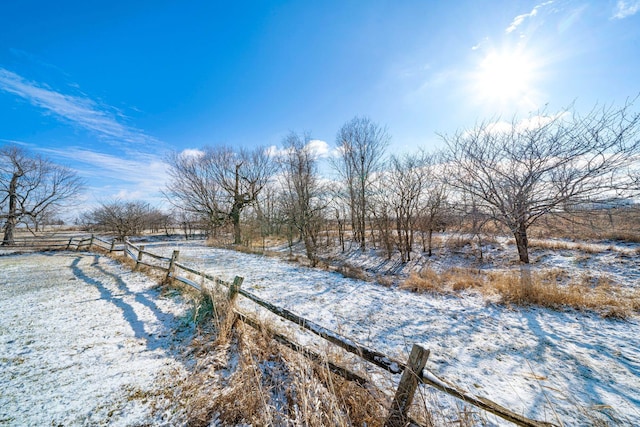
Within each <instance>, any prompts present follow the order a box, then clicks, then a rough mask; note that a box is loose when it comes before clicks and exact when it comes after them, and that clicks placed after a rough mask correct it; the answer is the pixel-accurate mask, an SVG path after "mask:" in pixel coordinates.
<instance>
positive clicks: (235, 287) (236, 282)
mask: <svg viewBox="0 0 640 427" xmlns="http://www.w3.org/2000/svg"><path fill="white" fill-rule="evenodd" d="M243 281H244V278H243V277H240V276H236V277H234V279H233V283H232V284H231V286H229V295H228V298H229V301H230V302H232V303H233V302H234V301H235V299H236V297H237V296H238V291H239V290H240V286H242V282H243Z"/></svg>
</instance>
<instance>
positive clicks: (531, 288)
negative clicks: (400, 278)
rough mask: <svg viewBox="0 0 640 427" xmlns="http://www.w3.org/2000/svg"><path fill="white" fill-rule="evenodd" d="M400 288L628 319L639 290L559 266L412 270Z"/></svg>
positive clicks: (639, 300) (637, 307) (639, 301)
mask: <svg viewBox="0 0 640 427" xmlns="http://www.w3.org/2000/svg"><path fill="white" fill-rule="evenodd" d="M400 287H401V288H403V289H407V290H410V291H414V292H432V293H439V294H452V293H455V292H459V291H463V290H469V289H474V290H477V291H479V292H480V293H482V294H484V295H487V296H495V295H497V296H498V297H499V300H500V302H501V303H503V304H514V305H519V306H528V305H534V306H540V307H548V308H553V309H564V308H573V309H577V310H585V311H593V312H597V313H599V314H600V315H602V316H603V317H614V318H628V317H629V316H631V315H632V314H634V313H637V312H639V311H640V292H639V291H637V290H629V289H624V288H622V287H621V286H619V285H617V284H615V283H613V282H612V281H611V280H610V279H608V278H607V277H605V276H592V275H589V274H583V275H582V276H580V277H570V276H569V275H568V273H566V272H564V271H562V270H559V269H551V270H544V271H540V272H533V273H531V274H530V275H527V274H523V273H521V272H516V271H507V272H490V273H484V272H478V271H473V270H469V269H450V270H447V271H445V272H443V273H438V272H436V271H434V270H432V269H425V270H423V271H421V272H420V273H412V274H411V275H410V276H409V277H408V278H407V279H406V280H405V281H404V282H403V283H402V284H401V285H400Z"/></svg>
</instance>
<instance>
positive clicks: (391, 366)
mask: <svg viewBox="0 0 640 427" xmlns="http://www.w3.org/2000/svg"><path fill="white" fill-rule="evenodd" d="M75 239H76V238H75V237H72V238H71V239H69V241H68V242H67V241H66V240H65V243H64V244H62V243H61V244H56V247H66V249H73V248H75V249H76V250H80V249H81V248H82V247H87V250H91V247H92V246H93V245H95V246H99V247H100V248H102V249H103V250H107V251H109V252H114V251H122V252H123V253H124V255H125V256H128V257H130V258H131V259H132V260H134V261H136V267H137V266H139V265H141V264H142V265H145V266H148V267H150V268H155V269H158V270H161V271H163V272H166V279H173V280H176V281H179V282H181V283H184V284H186V285H188V286H191V287H193V288H195V289H197V290H199V291H202V290H203V286H205V280H208V281H210V282H212V283H214V284H216V285H222V286H225V287H226V288H228V289H229V293H228V298H229V299H230V300H232V301H233V300H234V299H235V298H236V297H237V295H242V296H243V297H245V298H247V299H249V300H250V301H253V302H254V303H255V304H257V305H259V306H261V307H263V308H265V309H267V310H268V311H270V312H271V313H274V314H275V315H277V316H279V317H282V318H284V319H287V320H289V321H291V322H293V323H295V324H296V325H298V326H300V327H302V328H304V329H306V330H308V331H310V332H312V333H313V334H316V335H318V336H319V337H321V338H323V339H324V340H326V341H328V342H331V343H332V344H334V345H337V346H338V347H340V348H342V349H344V350H346V351H348V352H350V353H353V354H355V355H357V356H359V357H360V358H362V359H364V360H366V361H367V362H369V363H372V364H374V365H376V366H378V367H380V368H382V369H384V370H386V371H388V372H390V373H392V374H402V378H401V379H400V383H399V385H398V389H397V391H396V394H395V397H394V399H393V403H392V405H391V408H390V412H389V416H388V418H387V420H386V422H385V427H399V426H405V425H407V423H408V421H409V419H408V417H407V410H408V408H409V406H410V405H411V401H412V400H413V396H414V393H415V390H416V387H417V384H418V383H419V382H420V383H423V384H426V385H429V386H431V387H434V388H435V389H437V390H440V391H441V392H444V393H446V394H449V395H451V396H453V397H455V398H457V399H460V400H462V401H464V402H466V403H468V404H470V405H473V406H476V407H478V408H480V409H482V410H485V411H488V412H491V413H492V414H494V415H497V416H498V417H500V418H502V419H504V420H507V421H510V422H512V423H513V424H516V425H519V426H526V427H549V426H554V424H551V423H547V422H543V421H537V420H533V419H530V418H527V417H524V416H522V415H520V414H518V413H516V412H514V411H511V410H509V409H507V408H505V407H503V406H501V405H499V404H497V403H495V402H493V401H491V400H489V399H487V398H484V397H480V396H477V395H474V394H472V393H469V392H467V391H465V390H463V389H462V388H460V387H458V386H456V385H454V384H451V383H450V382H448V381H445V380H443V379H441V378H438V377H437V376H436V375H435V374H433V373H432V372H430V371H428V370H427V369H425V368H424V366H425V363H426V361H427V358H428V356H429V350H427V349H425V348H423V347H422V346H420V345H414V347H413V349H412V351H411V355H410V356H409V360H408V361H407V362H406V363H402V362H399V361H397V360H394V359H393V358H391V357H389V356H386V355H385V354H383V353H380V352H378V351H375V350H372V349H370V348H367V347H366V346H363V345H361V344H359V343H357V342H355V341H354V340H352V339H350V338H347V337H344V336H342V335H340V334H338V333H336V332H333V331H331V330H328V329H326V328H324V327H322V326H320V325H319V324H317V323H315V322H313V321H311V320H308V319H305V318H303V317H301V316H299V315H297V314H295V313H293V312H292V311H290V310H288V309H286V308H283V307H278V306H276V305H274V304H271V303H270V302H268V301H265V300H264V299H262V298H260V297H258V296H257V295H254V294H252V293H251V292H248V291H246V290H244V289H242V288H241V284H242V278H241V277H237V276H236V278H235V279H234V281H233V283H229V282H225V281H223V280H221V279H219V278H217V277H214V276H211V275H209V274H207V273H205V272H202V271H199V270H196V269H194V268H191V267H189V266H187V265H184V264H181V263H179V262H178V256H179V251H177V250H174V251H173V255H172V256H171V258H168V257H164V256H160V255H157V254H154V253H151V252H149V251H146V250H145V248H144V246H136V245H134V244H132V243H131V242H129V241H128V240H125V242H124V243H123V244H122V248H116V246H115V245H116V242H115V240H113V241H111V242H109V241H107V240H104V239H101V238H99V237H96V236H93V235H92V236H91V237H90V238H86V237H84V238H82V237H78V238H77V242H74V240H75ZM42 241H43V242H44V241H47V240H46V239H43V240H42ZM51 241H54V240H51ZM57 242H60V240H58V241H57ZM43 246H47V245H43ZM49 247H53V246H49ZM144 256H148V257H151V258H153V259H154V260H156V261H160V262H164V263H168V265H167V266H166V267H165V266H163V265H158V264H151V263H149V262H145V261H144V258H143V257H144ZM178 270H183V271H185V272H187V273H190V274H193V275H196V276H199V277H200V278H201V279H202V284H198V283H196V282H195V281H193V280H191V279H189V278H187V277H183V276H181V275H179V274H177V271H178ZM233 310H234V313H235V315H236V316H237V317H238V319H240V320H241V321H242V322H244V323H246V324H248V325H250V326H252V327H254V328H259V329H263V328H264V326H262V325H260V324H259V322H257V321H255V320H253V319H251V318H250V317H248V316H247V315H246V314H244V313H241V312H239V311H238V310H236V309H235V308H234V309H233ZM271 336H273V337H274V339H275V340H276V341H278V342H279V343H281V344H283V345H285V346H287V347H289V348H291V349H293V350H295V351H297V352H299V353H301V354H303V355H304V356H305V357H307V358H309V359H311V360H314V361H321V362H322V363H324V364H325V365H326V366H327V367H328V368H329V369H330V370H331V371H332V372H334V373H336V374H338V375H341V376H342V377H344V378H346V379H348V380H350V381H355V382H357V383H359V384H361V385H363V386H365V385H367V384H369V381H368V380H366V379H364V378H362V377H361V376H359V375H358V374H355V373H353V372H351V371H349V370H347V369H345V368H342V367H340V366H337V365H335V364H333V363H331V362H328V361H326V360H325V359H324V358H323V357H322V356H320V355H319V354H317V353H315V352H313V351H312V350H310V349H308V348H306V347H304V346H302V345H300V344H297V343H295V342H294V341H292V340H291V339H290V338H288V337H286V336H284V335H282V334H280V333H277V332H274V331H271Z"/></svg>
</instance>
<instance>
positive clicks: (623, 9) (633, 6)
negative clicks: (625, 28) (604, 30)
mask: <svg viewBox="0 0 640 427" xmlns="http://www.w3.org/2000/svg"><path fill="white" fill-rule="evenodd" d="M638 11H640V0H631V1H625V0H618V3H616V9H615V10H614V12H613V16H612V18H613V19H624V18H627V17H629V16H632V15H635V14H636V13H638Z"/></svg>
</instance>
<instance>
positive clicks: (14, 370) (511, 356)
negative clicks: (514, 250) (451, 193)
mask: <svg viewBox="0 0 640 427" xmlns="http://www.w3.org/2000/svg"><path fill="white" fill-rule="evenodd" d="M173 249H179V250H180V262H181V263H183V264H186V265H189V266H191V267H193V268H196V269H199V270H202V271H205V272H207V273H209V274H210V275H213V276H220V277H221V278H222V279H224V280H226V281H232V280H233V278H234V276H236V275H238V276H242V277H244V282H243V285H242V287H243V289H245V290H247V291H250V292H252V293H254V294H256V295H257V296H258V297H260V298H262V299H264V300H266V301H269V302H270V303H272V304H275V305H278V306H281V307H283V308H286V309H288V310H290V311H292V312H294V313H296V314H298V315H301V316H303V317H305V318H307V319H309V320H311V321H313V322H316V323H318V325H320V327H322V328H326V329H329V330H331V331H335V332H338V333H340V334H341V335H344V336H346V337H349V338H350V339H352V340H354V341H356V342H358V343H361V344H363V345H365V346H367V347H369V348H372V349H375V350H377V351H380V352H382V353H385V354H387V355H388V356H389V357H391V358H393V359H396V360H401V361H403V360H406V358H407V356H408V354H409V352H410V350H411V347H412V345H413V344H414V343H419V344H422V345H423V346H424V347H425V348H427V349H429V350H430V351H431V354H430V358H429V361H428V362H427V368H426V369H427V371H425V372H431V373H433V374H435V375H436V376H437V377H438V378H442V379H444V380H446V381H448V382H450V383H453V384H456V385H457V386H460V387H461V388H463V389H465V390H467V391H468V392H469V393H470V394H473V395H477V396H482V397H486V398H489V399H491V400H494V401H495V402H497V403H499V404H500V405H502V406H505V407H506V408H508V409H510V410H512V411H514V412H517V413H521V414H523V415H525V416H527V417H531V418H535V419H539V420H546V421H549V422H553V423H556V424H560V423H563V424H564V425H577V426H581V425H582V426H587V425H594V424H602V423H605V424H607V425H620V426H635V425H640V348H639V346H638V344H637V337H638V336H640V322H639V319H638V318H637V317H633V318H631V319H629V320H626V321H622V320H612V319H603V318H602V317H599V316H598V315H596V314H589V313H583V312H577V311H572V310H567V311H553V310H548V309H541V308H520V307H519V308H511V307H505V306H500V305H496V304H493V303H491V302H488V301H487V300H485V299H483V298H482V297H481V296H479V295H476V294H473V293H466V294H459V295H445V296H439V295H431V294H415V293H410V292H407V291H403V290H400V289H398V288H387V287H383V286H381V285H378V284H374V283H369V282H364V281H360V280H354V279H348V278H345V277H343V276H341V275H340V274H337V273H331V272H327V271H321V270H315V269H308V268H306V267H303V266H300V265H297V264H292V263H287V262H284V261H281V260H278V259H274V258H269V257H264V256H257V255H249V254H243V253H238V252H234V251H228V250H223V249H214V248H209V247H206V246H205V245H204V244H203V243H202V242H184V241H183V242H165V243H151V244H148V245H146V250H148V251H151V252H153V253H157V254H159V255H163V256H170V255H171V252H172V250H173ZM637 254H638V250H637V247H632V248H629V249H628V250H627V249H624V248H622V249H620V248H613V249H611V250H607V251H605V253H603V254H602V255H597V254H595V253H594V254H588V255H587V256H584V257H582V258H580V260H579V261H578V262H577V261H576V258H575V257H573V255H572V254H571V253H570V252H566V251H562V250H556V251H538V252H534V256H533V259H534V260H535V261H534V262H536V263H537V264H539V265H555V264H554V263H556V264H559V265H560V266H562V267H571V268H575V269H576V270H575V271H576V272H579V271H580V269H581V268H583V267H584V263H588V264H589V266H590V268H591V270H592V271H595V272H599V271H605V272H611V274H613V275H614V276H615V277H616V280H619V281H621V282H622V281H624V283H625V284H627V285H628V286H630V287H637V286H638V278H639V277H640V275H639V270H640V266H639V265H638V261H637ZM485 256H486V262H487V263H489V264H490V263H492V262H494V261H492V259H497V257H499V256H500V255H499V253H498V252H497V251H496V252H495V253H494V252H492V251H490V250H489V251H487V252H486V253H485ZM351 261H352V262H353V263H355V264H356V265H365V263H366V262H370V259H367V258H366V257H365V256H364V255H362V258H361V259H359V258H358V255H354V256H353V258H352V259H351ZM463 261H464V260H463ZM429 262H430V263H431V264H433V265H434V266H436V267H438V268H447V264H446V263H447V261H444V257H434V258H433V259H432V261H429ZM501 264H503V263H502V262H501V261H499V260H496V261H495V265H501ZM420 266H421V265H418V263H415V264H413V265H411V266H410V268H418V267H420ZM422 266H424V265H422ZM576 274H577V273H576ZM0 301H1V304H2V310H0V343H1V347H0V367H1V370H0V384H2V388H0V424H3V425H4V424H6V425H58V424H63V425H87V424H90V425H104V424H109V425H122V426H127V425H140V424H153V425H171V424H176V423H177V421H176V420H178V419H179V418H178V415H177V414H173V413H156V412H157V411H154V410H153V408H152V405H151V403H150V400H147V399H146V398H145V397H144V396H147V395H152V394H153V393H154V390H156V389H157V387H160V386H161V385H160V384H159V383H158V382H157V379H158V377H159V376H163V374H164V377H166V376H167V373H169V377H170V376H171V375H173V374H174V373H175V375H185V369H186V368H185V366H183V365H182V363H184V362H181V360H182V359H180V358H179V357H176V352H177V351H179V349H180V348H181V346H182V345H184V343H183V342H182V341H181V336H180V335H179V334H180V332H178V336H175V335H174V333H175V331H181V330H183V329H184V328H183V327H182V326H181V325H182V323H181V322H183V320H181V319H183V318H184V314H185V310H186V305H185V304H184V303H183V302H182V301H181V300H180V299H179V298H176V297H173V298H166V297H162V296H161V295H159V293H158V291H157V290H156V289H155V288H154V284H153V282H151V281H150V280H149V279H147V278H146V277H145V276H143V275H141V274H137V273H132V272H130V271H129V270H127V269H126V268H125V267H122V266H120V265H119V264H117V263H116V262H115V261H112V260H110V259H109V258H107V257H103V256H99V255H91V254H88V253H71V252H61V253H33V254H21V255H20V254H7V255H4V256H0ZM239 304H240V308H241V309H242V310H243V311H245V312H247V313H254V314H256V315H257V314H260V315H262V313H263V310H262V309H260V308H258V307H257V306H256V305H255V304H253V303H252V302H250V301H248V300H246V299H244V298H239ZM279 323H282V324H283V325H284V324H287V323H288V322H285V321H281V322H279ZM291 329H292V330H296V329H297V328H291ZM308 341H309V343H311V341H312V340H311V339H308ZM302 342H303V343H306V342H305V341H302ZM430 377H431V376H430ZM428 390H431V391H429V392H428V393H430V394H431V393H433V396H436V397H435V398H434V399H435V400H437V401H438V403H440V404H441V407H442V408H443V410H444V411H445V412H447V411H450V412H451V413H452V414H455V412H456V409H457V408H456V403H455V402H453V403H452V402H451V400H452V399H451V398H446V397H445V396H444V395H443V394H442V393H440V392H438V391H434V390H433V389H432V388H429V389H428ZM485 418H486V420H487V425H508V424H507V423H506V422H502V421H501V420H500V419H498V418H496V417H493V416H487V417H485Z"/></svg>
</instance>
